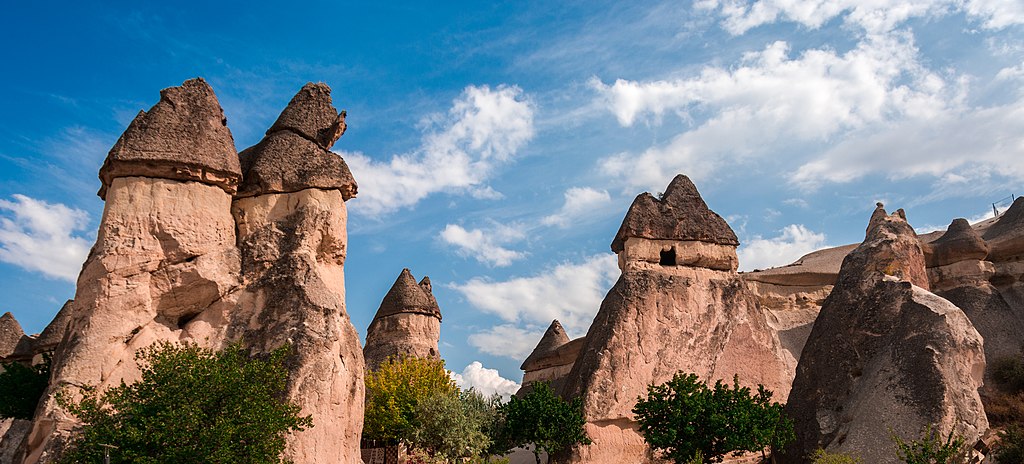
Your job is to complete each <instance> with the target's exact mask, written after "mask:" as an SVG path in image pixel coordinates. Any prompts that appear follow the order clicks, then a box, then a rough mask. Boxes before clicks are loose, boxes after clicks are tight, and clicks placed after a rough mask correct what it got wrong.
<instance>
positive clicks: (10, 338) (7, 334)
mask: <svg viewBox="0 0 1024 464" xmlns="http://www.w3.org/2000/svg"><path fill="white" fill-rule="evenodd" d="M24 335H25V331H23V330H22V329H21V324H19V323H18V320H17V319H15V318H14V315H13V314H11V313H9V312H7V313H4V315H3V316H0V358H5V357H7V356H10V355H11V353H13V352H14V350H15V348H17V347H18V342H19V341H21V337H23V336H24Z"/></svg>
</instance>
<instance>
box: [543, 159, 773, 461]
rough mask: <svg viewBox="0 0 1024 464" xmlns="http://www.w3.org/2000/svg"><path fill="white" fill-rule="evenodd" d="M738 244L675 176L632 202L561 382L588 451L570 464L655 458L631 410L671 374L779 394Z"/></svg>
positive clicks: (769, 334)
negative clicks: (610, 280) (579, 404)
mask: <svg viewBox="0 0 1024 464" xmlns="http://www.w3.org/2000/svg"><path fill="white" fill-rule="evenodd" d="M738 244H739V241H738V240H737V239H736V235H735V234H734V233H733V231H732V229H730V228H729V225H728V224H726V222H725V220H723V219H722V218H721V217H720V216H719V215H717V214H715V213H714V212H713V211H711V210H710V209H708V207H707V205H706V204H705V203H704V200H703V199H702V198H701V197H700V194H699V193H698V192H697V188H696V187H695V186H694V185H693V183H692V182H691V181H690V179H688V178H687V177H686V176H683V175H679V176H677V177H676V178H675V179H673V180H672V182H671V183H670V184H669V186H668V188H667V189H666V190H665V193H664V195H662V196H661V197H660V198H657V197H654V196H653V195H651V194H649V193H644V194H641V195H639V196H637V198H636V200H634V201H633V204H632V206H630V208H629V212H627V213H626V217H625V218H624V219H623V221H622V226H621V228H620V229H619V232H618V234H617V235H616V237H615V240H614V241H613V242H612V251H614V252H616V253H617V254H618V256H619V267H620V268H621V269H622V275H621V276H620V277H619V280H618V282H616V283H615V286H614V287H613V288H612V289H611V291H609V292H608V295H607V296H606V297H605V299H604V302H603V303H602V304H601V309H600V310H599V311H598V314H597V316H596V317H595V319H594V322H593V324H592V325H591V326H590V330H589V332H587V336H586V341H585V342H584V345H583V347H582V349H581V351H580V354H579V358H578V359H577V360H576V362H575V364H574V365H573V367H572V371H571V372H570V373H569V375H568V377H567V378H566V380H565V385H564V387H563V390H562V394H563V396H565V397H576V396H581V397H582V398H583V414H584V417H585V419H586V421H587V423H586V426H585V428H586V432H587V434H588V435H589V436H590V438H591V439H592V440H593V444H592V445H589V446H581V447H578V448H577V449H575V450H573V453H572V456H571V457H569V458H568V460H569V461H570V462H574V463H595V464H596V463H610V462H623V463H625V462H628V463H645V462H655V461H657V456H654V455H653V453H652V452H651V450H649V449H648V448H647V446H646V444H645V442H644V440H643V437H642V436H641V435H640V433H639V431H638V424H637V423H636V421H635V420H634V416H633V413H632V409H633V406H634V405H635V404H636V401H637V398H638V397H639V396H641V395H644V394H646V391H647V386H648V385H650V384H658V383H663V382H665V381H668V380H669V379H671V378H672V376H673V374H675V373H676V372H678V371H683V372H692V373H695V374H697V375H698V376H699V377H700V378H702V379H703V380H705V381H708V382H712V383H713V382H715V381H716V380H720V379H721V380H726V381H730V382H731V380H732V378H733V376H734V375H738V376H739V381H740V383H741V384H742V385H746V386H753V385H756V384H763V385H765V386H766V387H767V388H768V389H770V390H772V391H774V392H775V394H776V395H777V397H776V398H784V397H785V396H786V395H787V394H788V390H789V379H788V376H787V375H786V372H787V369H786V356H787V355H786V354H785V353H784V352H783V351H782V349H781V347H780V344H779V340H778V337H777V335H776V334H775V332H774V331H773V330H772V329H771V328H770V327H768V324H767V322H766V320H765V316H764V314H763V313H762V312H761V310H760V308H759V307H758V306H757V303H756V301H755V300H754V298H753V297H752V295H751V294H750V293H749V291H748V290H747V287H746V286H745V285H744V284H743V282H742V281H741V279H740V277H739V275H738V274H737V273H736V268H737V264H738V263H737V257H736V247H737V245H738Z"/></svg>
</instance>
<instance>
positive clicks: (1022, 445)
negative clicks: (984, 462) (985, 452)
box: [995, 424, 1024, 464]
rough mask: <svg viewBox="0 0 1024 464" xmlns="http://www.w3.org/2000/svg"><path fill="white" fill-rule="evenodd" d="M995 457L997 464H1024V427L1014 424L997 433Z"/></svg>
mask: <svg viewBox="0 0 1024 464" xmlns="http://www.w3.org/2000/svg"><path fill="white" fill-rule="evenodd" d="M995 455H996V462H998V463H999V464H1024V427H1022V426H1020V425H1017V424H1014V425H1011V426H1009V427H1006V429H1005V430H1003V431H1001V432H999V447H998V448H997V449H996V450H995Z"/></svg>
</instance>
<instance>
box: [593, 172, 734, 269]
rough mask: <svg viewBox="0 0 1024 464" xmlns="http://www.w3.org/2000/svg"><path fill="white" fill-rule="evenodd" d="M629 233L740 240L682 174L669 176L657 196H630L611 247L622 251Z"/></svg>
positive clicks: (720, 241)
mask: <svg viewBox="0 0 1024 464" xmlns="http://www.w3.org/2000/svg"><path fill="white" fill-rule="evenodd" d="M630 237H639V238H647V239H653V240H679V241H700V242H707V243H714V244H719V245H731V246H738V245H739V243H740V242H739V240H737V239H736V234H735V233H734V232H733V231H732V228H730V227H729V224H728V223H726V222H725V219H722V217H721V216H719V215H718V214H716V213H715V212H714V211H711V210H710V209H709V208H708V205H707V203H705V202H704V199H703V198H701V196H700V192H698V191H697V187H696V186H695V185H694V184H693V182H692V181H690V178H688V177H686V176H684V175H682V174H679V175H677V176H676V177H675V178H674V179H672V182H670V183H669V184H668V187H667V188H666V189H665V193H664V194H662V195H661V197H660V198H655V197H654V195H651V194H650V193H642V194H640V195H638V196H637V197H636V199H634V200H633V204H632V205H630V207H629V211H627V212H626V217H625V218H623V220H622V226H620V227H619V232H618V233H617V234H616V235H615V240H613V241H612V251H613V252H615V253H618V252H620V251H622V250H623V247H624V245H625V242H626V239H628V238H630Z"/></svg>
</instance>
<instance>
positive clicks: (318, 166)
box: [236, 83, 359, 200]
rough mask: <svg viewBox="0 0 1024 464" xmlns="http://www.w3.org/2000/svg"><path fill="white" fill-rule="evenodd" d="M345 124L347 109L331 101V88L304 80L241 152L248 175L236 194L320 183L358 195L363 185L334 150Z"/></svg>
mask: <svg viewBox="0 0 1024 464" xmlns="http://www.w3.org/2000/svg"><path fill="white" fill-rule="evenodd" d="M346 127H347V126H346V124H345V112H344V111H342V112H341V114H339V113H338V112H337V110H335V108H334V105H333V104H332V103H331V88H330V87H328V86H327V84H312V83H310V84H306V85H305V86H304V87H302V90H299V93H298V94H296V95H295V97H293V98H292V101H291V102H290V103H289V104H288V106H287V107H286V108H285V109H284V111H282V112H281V115H280V116H279V117H278V118H277V121H276V122H274V125H273V126H271V127H270V129H268V130H267V135H266V137H263V140H261V141H260V143H258V144H256V145H253V146H251V147H249V148H246V149H245V150H242V152H241V153H239V154H238V158H239V162H240V163H241V166H242V173H243V174H244V176H243V179H242V184H241V185H239V186H238V194H237V195H236V197H237V198H245V197H251V196H257V195H263V194H267V193H291V192H298V191H300V190H305V189H308V188H318V189H322V190H340V191H341V194H342V197H343V198H344V199H345V200H350V199H352V198H355V196H356V192H357V191H358V189H359V187H358V185H356V180H355V179H354V178H353V177H352V172H351V171H350V170H349V168H348V164H347V163H345V160H344V159H342V157H341V156H338V155H337V154H336V153H332V152H331V151H330V148H331V146H333V145H334V142H335V141H337V140H338V137H341V134H343V133H344V132H345V129H346Z"/></svg>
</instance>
